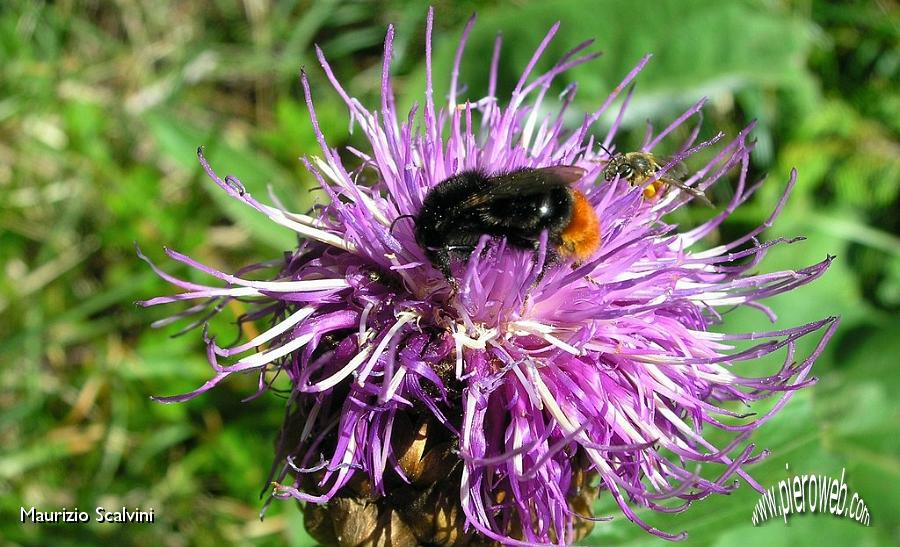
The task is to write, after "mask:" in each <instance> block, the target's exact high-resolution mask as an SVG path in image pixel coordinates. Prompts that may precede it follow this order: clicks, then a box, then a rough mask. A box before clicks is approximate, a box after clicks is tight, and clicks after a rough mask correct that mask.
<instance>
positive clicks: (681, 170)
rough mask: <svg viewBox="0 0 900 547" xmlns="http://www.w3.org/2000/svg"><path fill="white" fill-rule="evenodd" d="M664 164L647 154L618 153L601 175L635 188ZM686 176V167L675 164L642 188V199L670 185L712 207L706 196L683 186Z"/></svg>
mask: <svg viewBox="0 0 900 547" xmlns="http://www.w3.org/2000/svg"><path fill="white" fill-rule="evenodd" d="M666 163H668V161H667V160H665V159H663V158H657V157H656V156H654V155H653V154H651V153H649V152H625V153H618V154H616V155H614V156H613V157H612V158H611V159H610V160H609V161H608V162H607V164H606V167H604V168H603V172H602V173H601V174H602V175H603V178H604V179H605V180H607V181H611V180H615V178H616V177H620V178H623V179H625V180H627V181H628V182H629V183H630V184H631V185H632V186H637V185H639V184H643V183H644V182H646V181H647V180H648V179H650V178H651V177H653V176H654V175H655V174H656V173H657V172H658V171H659V170H660V169H662V168H663V166H664V165H665V164H666ZM687 175H688V169H687V166H686V165H685V164H684V163H682V162H678V163H676V164H675V165H673V166H672V167H671V168H670V169H669V171H668V172H667V173H666V174H665V175H663V176H661V177H659V179H658V180H657V181H655V182H654V183H653V184H650V185H648V186H647V187H646V188H644V197H645V198H647V199H650V198H652V197H653V196H655V195H657V194H659V193H660V192H661V191H662V190H663V189H664V188H665V187H666V185H671V186H674V187H676V188H678V189H680V190H682V191H684V192H687V193H688V194H690V195H692V196H694V197H695V198H697V199H699V200H700V201H702V202H703V203H705V204H706V205H709V206H710V207H712V206H713V204H712V202H711V201H709V198H707V197H706V194H704V193H703V192H702V191H700V190H697V189H696V188H691V187H690V186H686V185H685V184H684V182H683V180H684V178H685V177H687Z"/></svg>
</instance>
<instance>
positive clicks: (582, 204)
mask: <svg viewBox="0 0 900 547" xmlns="http://www.w3.org/2000/svg"><path fill="white" fill-rule="evenodd" d="M584 174H585V170H584V169H582V168H580V167H576V166H574V165H561V166H556V167H541V168H525V169H519V170H517V171H513V172H511V173H503V174H498V175H486V174H484V173H482V172H479V171H465V172H462V173H460V174H458V175H455V176H453V177H450V178H448V179H446V180H444V181H442V182H440V183H438V184H437V185H436V186H434V187H433V188H431V189H430V190H429V191H428V193H427V194H426V195H425V200H424V202H423V204H422V210H421V211H419V214H418V216H415V217H413V218H414V219H415V237H416V241H417V242H418V243H419V245H421V246H422V248H423V249H424V250H425V253H426V255H427V256H428V258H429V260H431V263H432V264H434V265H435V266H436V267H437V268H438V269H439V270H440V271H441V272H442V273H443V274H444V276H446V277H447V279H450V280H452V274H451V271H450V258H451V256H453V255H458V254H466V253H471V252H472V251H473V250H474V249H475V246H476V245H477V244H478V240H479V239H480V238H481V236H482V235H485V234H487V235H491V236H496V237H505V238H506V241H507V243H509V244H510V245H511V246H513V247H518V248H521V249H533V250H537V248H538V245H539V243H538V239H539V238H540V236H541V233H542V232H543V231H544V230H547V232H548V238H549V239H548V241H549V243H550V245H552V249H550V250H549V251H548V252H549V253H550V256H549V257H548V260H547V263H551V262H552V261H554V260H555V259H556V257H557V254H558V255H559V256H564V257H571V258H573V259H575V260H577V261H580V260H583V259H585V258H587V257H588V256H590V255H591V254H592V253H593V252H594V251H595V250H596V249H597V247H598V246H599V245H600V223H599V221H598V219H597V213H596V211H594V208H593V207H592V206H591V204H590V203H589V202H588V200H587V198H586V197H585V196H584V194H582V193H581V192H579V191H577V190H573V189H572V188H571V187H570V186H571V185H572V184H573V183H575V182H577V181H578V180H580V179H581V178H582V177H583V176H584ZM452 283H453V282H452V281H451V284H452Z"/></svg>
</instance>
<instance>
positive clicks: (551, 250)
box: [506, 234, 559, 287]
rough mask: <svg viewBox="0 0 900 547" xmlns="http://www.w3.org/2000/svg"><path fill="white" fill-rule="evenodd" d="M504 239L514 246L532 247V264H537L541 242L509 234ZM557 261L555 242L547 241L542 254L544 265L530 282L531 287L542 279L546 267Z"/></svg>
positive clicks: (557, 254)
mask: <svg viewBox="0 0 900 547" xmlns="http://www.w3.org/2000/svg"><path fill="white" fill-rule="evenodd" d="M506 241H507V242H508V243H509V244H510V245H513V246H514V247H519V248H524V249H532V250H533V251H534V254H532V255H531V260H532V264H533V265H534V266H537V262H538V252H540V250H541V242H540V241H538V240H535V239H527V238H524V237H522V236H519V235H515V234H510V235H507V236H506ZM558 261H559V253H557V252H556V250H555V244H554V243H553V242H550V241H548V242H547V251H546V252H545V254H544V265H543V267H542V268H541V272H540V273H539V274H538V276H537V278H536V279H535V280H534V283H532V287H533V286H535V285H537V284H538V283H540V282H541V281H542V280H543V279H544V274H545V273H546V272H547V268H548V267H549V266H553V265H554V264H556V263H557V262H558Z"/></svg>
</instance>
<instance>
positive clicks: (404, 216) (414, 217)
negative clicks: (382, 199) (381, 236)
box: [388, 215, 416, 235]
mask: <svg viewBox="0 0 900 547" xmlns="http://www.w3.org/2000/svg"><path fill="white" fill-rule="evenodd" d="M404 218H411V219H413V220H415V219H416V215H400V216H399V217H397V218H395V219H394V220H393V221H392V222H391V227H390V228H389V229H388V233H389V234H391V235H394V225H395V224H397V221H398V220H401V219H404Z"/></svg>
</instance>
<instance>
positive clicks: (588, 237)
mask: <svg viewBox="0 0 900 547" xmlns="http://www.w3.org/2000/svg"><path fill="white" fill-rule="evenodd" d="M572 197H573V200H572V202H573V203H572V220H571V221H570V222H569V225H568V226H566V228H565V229H564V230H563V232H562V234H561V236H560V237H561V239H562V248H561V249H560V251H561V254H563V255H565V256H571V257H572V258H574V259H575V260H584V259H586V258H587V257H589V256H591V255H592V254H593V253H594V251H596V250H597V248H598V247H599V246H600V221H599V220H598V219H597V212H596V211H595V210H594V208H593V207H592V206H591V204H590V202H589V201H588V200H587V198H586V197H585V196H584V194H582V193H581V192H579V191H578V190H572Z"/></svg>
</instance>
